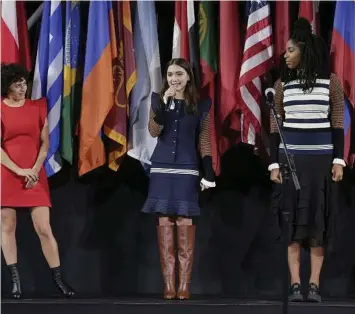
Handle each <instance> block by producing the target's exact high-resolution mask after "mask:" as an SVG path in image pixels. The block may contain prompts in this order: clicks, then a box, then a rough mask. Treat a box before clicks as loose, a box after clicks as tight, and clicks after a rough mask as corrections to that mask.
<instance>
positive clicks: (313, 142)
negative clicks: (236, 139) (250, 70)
mask: <svg viewBox="0 0 355 314" xmlns="http://www.w3.org/2000/svg"><path fill="white" fill-rule="evenodd" d="M328 55H329V53H328V51H327V47H326V44H325V42H324V41H323V40H322V39H321V38H320V37H316V36H315V35H313V34H312V27H311V25H310V23H309V21H307V20H306V19H303V18H300V19H299V20H298V21H297V22H296V23H295V25H294V30H293V33H292V35H291V38H290V40H289V41H288V43H287V46H286V53H285V64H284V67H283V68H282V69H281V78H280V80H278V81H277V82H276V84H275V91H276V94H275V107H276V111H277V113H278V115H279V116H280V117H282V124H283V131H284V135H285V141H286V145H287V148H288V151H289V153H291V154H293V156H294V161H295V165H296V170H297V176H298V178H299V181H300V186H301V190H300V191H299V192H297V191H296V190H295V188H294V186H293V181H292V180H291V179H289V180H288V182H287V184H286V185H285V186H284V187H282V186H281V183H282V180H283V178H282V175H281V172H280V169H279V168H280V166H279V163H283V164H285V163H286V160H285V154H284V147H283V145H282V144H281V143H280V136H279V133H278V132H277V126H276V122H275V121H274V119H273V118H272V119H271V136H270V139H271V141H270V146H271V149H270V157H271V160H272V164H271V165H270V166H269V170H270V171H271V180H272V181H273V182H275V183H276V184H277V185H275V190H274V193H273V198H272V206H273V208H274V210H275V212H278V213H281V212H283V211H287V212H289V213H290V215H289V222H288V230H289V235H288V239H287V241H288V244H289V246H288V264H289V270H290V274H291V289H290V295H289V300H290V301H302V300H303V296H302V295H301V281H300V254H301V247H305V248H307V249H309V250H310V257H311V258H310V259H311V276H310V280H309V286H308V296H307V299H308V300H309V301H315V302H320V301H321V295H320V290H319V277H320V273H321V269H322V265H323V260H324V252H325V249H332V248H333V246H334V234H335V225H336V220H335V219H336V216H337V212H338V204H337V203H338V196H339V195H338V190H339V183H338V182H339V181H341V180H342V177H343V167H344V166H345V162H344V94H343V89H342V86H341V83H340V81H339V79H338V77H337V76H336V75H335V74H332V73H330V70H329V62H328Z"/></svg>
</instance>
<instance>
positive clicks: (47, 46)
mask: <svg viewBox="0 0 355 314" xmlns="http://www.w3.org/2000/svg"><path fill="white" fill-rule="evenodd" d="M62 93H63V27H62V7H61V1H44V7H43V13H42V22H41V32H40V36H39V42H38V49H37V58H36V67H35V73H34V80H33V88H32V99H39V98H41V97H46V98H47V105H48V127H49V141H50V143H49V149H48V155H47V159H46V161H45V169H46V173H47V176H48V177H50V176H52V175H53V174H55V173H57V172H58V171H59V170H60V169H61V159H60V155H59V144H60V129H59V126H60V116H61V109H62Z"/></svg>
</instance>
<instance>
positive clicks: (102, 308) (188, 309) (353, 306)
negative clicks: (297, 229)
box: [2, 296, 355, 314]
mask: <svg viewBox="0 0 355 314" xmlns="http://www.w3.org/2000/svg"><path fill="white" fill-rule="evenodd" d="M142 311H144V312H145V313H146V314H150V313H154V314H166V313H169V314H178V313H179V314H180V313H184V314H200V313H204V314H215V313H218V314H278V313H280V314H281V313H282V303H281V302H280V301H266V300H242V299H217V298H215V297H213V298H206V297H205V298H203V297H199V298H196V299H192V300H189V301H178V300H172V301H165V300H162V299H161V298H158V297H157V296H155V297H150V298H147V297H145V298H104V299H95V298H92V299H88V298H86V299H84V298H75V299H71V300H65V299H23V300H20V301H15V300H11V299H5V300H2V313H3V314H48V313H51V314H80V313H85V314H103V313H104V314H117V313H124V314H141V313H142ZM288 313H289V314H350V313H355V301H354V300H352V301H350V300H349V301H341V302H339V301H335V300H333V301H332V300H325V301H324V302H323V303H321V304H314V303H308V302H303V303H293V304H291V305H290V307H289V311H288Z"/></svg>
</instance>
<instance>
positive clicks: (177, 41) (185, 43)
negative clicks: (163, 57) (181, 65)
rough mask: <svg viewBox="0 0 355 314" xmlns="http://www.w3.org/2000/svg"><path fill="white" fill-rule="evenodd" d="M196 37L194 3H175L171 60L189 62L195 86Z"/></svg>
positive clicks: (190, 1)
mask: <svg viewBox="0 0 355 314" xmlns="http://www.w3.org/2000/svg"><path fill="white" fill-rule="evenodd" d="M197 40H198V37H197V34H196V30H195V9H194V1H193V0H187V1H175V22H174V34H173V53H172V56H173V58H183V59H185V60H187V61H189V62H190V65H191V67H192V69H193V72H194V75H195V80H196V83H197V85H198V86H199V83H200V71H199V69H200V58H199V54H198V48H197V47H198V41H197Z"/></svg>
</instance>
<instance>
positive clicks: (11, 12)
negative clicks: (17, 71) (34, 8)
mask: <svg viewBox="0 0 355 314" xmlns="http://www.w3.org/2000/svg"><path fill="white" fill-rule="evenodd" d="M1 62H4V63H20V64H22V65H23V66H24V67H26V69H27V70H31V67H32V62H31V55H30V46H29V41H28V28H27V19H26V12H25V3H24V1H1Z"/></svg>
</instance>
